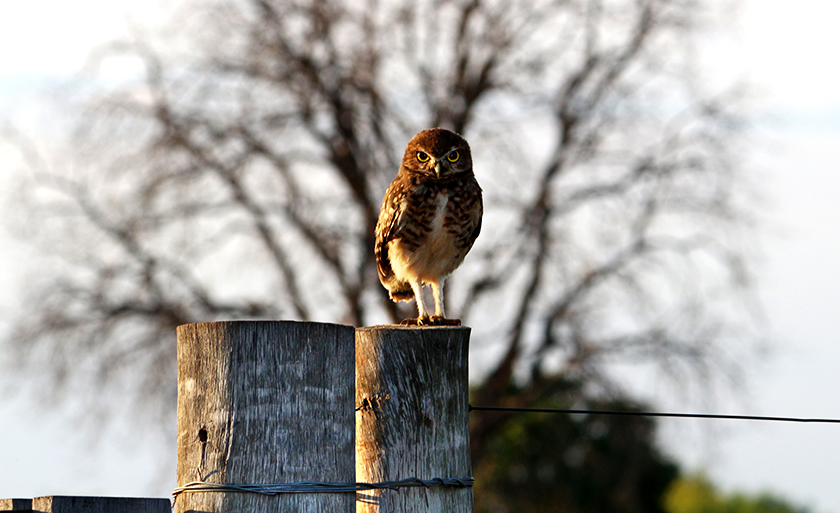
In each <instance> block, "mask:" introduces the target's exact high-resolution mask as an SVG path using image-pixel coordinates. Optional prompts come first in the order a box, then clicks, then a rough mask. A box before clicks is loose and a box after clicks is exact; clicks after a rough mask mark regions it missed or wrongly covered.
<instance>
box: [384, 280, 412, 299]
mask: <svg viewBox="0 0 840 513" xmlns="http://www.w3.org/2000/svg"><path fill="white" fill-rule="evenodd" d="M388 292H389V294H390V296H391V300H392V301H411V300H412V299H414V291H413V290H411V284H409V283H408V282H407V281H396V280H394V281H392V282H391V283H389V284H388Z"/></svg>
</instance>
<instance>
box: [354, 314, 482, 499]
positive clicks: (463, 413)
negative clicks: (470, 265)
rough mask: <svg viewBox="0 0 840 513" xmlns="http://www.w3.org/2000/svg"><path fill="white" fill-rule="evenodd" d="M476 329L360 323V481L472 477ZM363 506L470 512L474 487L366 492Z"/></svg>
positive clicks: (358, 333) (358, 398)
mask: <svg viewBox="0 0 840 513" xmlns="http://www.w3.org/2000/svg"><path fill="white" fill-rule="evenodd" d="M469 335H470V329H469V328H465V327H458V328H450V327H434V328H417V327H404V326H374V327H365V328H358V329H357V330H356V405H357V407H359V406H360V408H359V410H358V411H357V412H356V480H357V481H359V482H379V481H397V480H401V479H406V478H410V477H417V478H420V479H432V478H436V477H440V478H464V477H471V475H472V468H471V463H470V442H469V420H468V416H469V402H468V392H469V390H468V382H467V377H468V350H469ZM356 511H357V512H359V513H380V512H381V513H386V512H400V513H417V512H423V513H432V512H446V513H471V512H472V511H473V496H472V489H471V488H467V489H463V488H448V487H447V488H440V487H435V488H429V489H424V488H402V489H400V490H399V491H392V490H385V491H371V492H362V493H359V494H358V497H357V509H356Z"/></svg>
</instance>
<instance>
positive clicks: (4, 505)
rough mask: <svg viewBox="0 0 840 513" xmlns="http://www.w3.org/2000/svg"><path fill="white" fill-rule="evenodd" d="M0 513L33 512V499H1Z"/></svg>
mask: <svg viewBox="0 0 840 513" xmlns="http://www.w3.org/2000/svg"><path fill="white" fill-rule="evenodd" d="M0 511H17V512H19V513H29V512H30V511H32V499H0Z"/></svg>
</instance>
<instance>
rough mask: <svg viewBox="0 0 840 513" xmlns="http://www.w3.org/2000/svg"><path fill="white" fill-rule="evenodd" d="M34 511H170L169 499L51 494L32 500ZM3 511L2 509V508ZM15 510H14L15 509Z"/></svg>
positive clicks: (34, 512)
mask: <svg viewBox="0 0 840 513" xmlns="http://www.w3.org/2000/svg"><path fill="white" fill-rule="evenodd" d="M31 503H32V509H31V510H25V511H31V512H32V513H169V512H170V511H171V510H170V507H169V499H148V498H137V497H85V496H69V495H50V496H46V497H35V498H34V499H32V501H31ZM0 511H2V510H0ZM13 511H14V510H13Z"/></svg>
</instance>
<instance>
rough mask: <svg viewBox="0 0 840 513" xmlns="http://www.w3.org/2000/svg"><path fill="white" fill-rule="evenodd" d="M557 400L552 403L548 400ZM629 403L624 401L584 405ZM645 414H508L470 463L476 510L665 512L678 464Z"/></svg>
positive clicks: (623, 407)
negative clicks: (656, 442) (479, 456)
mask: <svg viewBox="0 0 840 513" xmlns="http://www.w3.org/2000/svg"><path fill="white" fill-rule="evenodd" d="M546 406H547V407H556V405H546ZM589 406H592V407H595V408H603V409H618V410H631V409H632V407H631V406H630V405H629V404H628V403H627V402H623V401H613V402H609V403H604V404H592V405H589ZM654 431H655V423H654V422H653V421H652V420H651V419H649V418H643V417H623V416H622V417H614V416H601V415H597V416H594V415H587V416H582V415H560V414H527V415H518V416H514V417H511V418H510V420H508V422H507V423H506V425H505V426H504V428H503V429H501V430H500V431H499V434H498V435H497V436H494V437H493V438H492V440H491V441H490V442H489V446H488V453H489V455H486V456H485V457H484V458H482V459H481V462H480V464H479V465H478V466H477V467H476V468H475V469H474V474H475V476H476V490H475V497H476V499H475V500H476V507H475V511H476V512H478V513H491V512H492V513H503V512H511V513H514V512H515V513H528V512H534V513H536V512H540V513H549V512H561V511H562V512H564V513H576V512H581V513H584V512H586V513H601V512H603V513H665V511H664V510H663V508H662V502H661V497H662V494H663V493H664V492H665V490H666V489H667V488H668V485H669V484H670V483H671V481H672V480H673V479H675V478H676V476H677V466H676V465H675V464H674V463H673V462H672V461H670V460H668V459H667V458H666V457H665V456H663V455H662V453H660V452H659V451H658V449H657V448H656V447H655V445H654V443H653V439H654Z"/></svg>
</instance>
